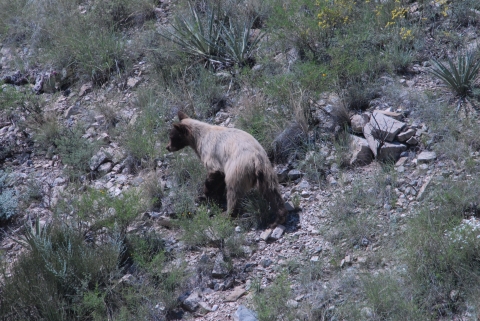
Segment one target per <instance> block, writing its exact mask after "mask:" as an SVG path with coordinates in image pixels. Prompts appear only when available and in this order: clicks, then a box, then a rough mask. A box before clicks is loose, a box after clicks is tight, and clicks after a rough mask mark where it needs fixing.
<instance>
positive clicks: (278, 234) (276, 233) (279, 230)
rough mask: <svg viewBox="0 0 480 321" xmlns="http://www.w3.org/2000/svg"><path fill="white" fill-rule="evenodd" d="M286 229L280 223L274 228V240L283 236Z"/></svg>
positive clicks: (272, 235)
mask: <svg viewBox="0 0 480 321" xmlns="http://www.w3.org/2000/svg"><path fill="white" fill-rule="evenodd" d="M284 231H285V226H283V225H279V226H277V227H276V228H275V229H274V230H273V232H272V234H271V235H270V237H271V238H272V239H274V240H278V239H279V238H281V237H282V234H283V232H284Z"/></svg>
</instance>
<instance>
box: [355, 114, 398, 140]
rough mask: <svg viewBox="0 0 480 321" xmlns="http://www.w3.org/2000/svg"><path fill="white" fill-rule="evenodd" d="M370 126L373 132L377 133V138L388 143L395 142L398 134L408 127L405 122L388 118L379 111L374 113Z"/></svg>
mask: <svg viewBox="0 0 480 321" xmlns="http://www.w3.org/2000/svg"><path fill="white" fill-rule="evenodd" d="M369 124H370V125H371V128H372V130H371V132H374V133H375V135H374V136H375V138H377V139H379V140H384V141H387V142H393V140H394V139H395V137H396V136H397V134H398V133H399V132H400V131H401V130H402V129H403V128H404V127H405V126H406V124H405V123H404V122H401V121H398V120H396V119H393V118H391V117H388V116H386V115H385V114H383V113H381V112H379V111H378V110H375V111H374V112H373V114H372V117H370V122H369ZM365 127H366V126H365ZM365 127H364V133H365Z"/></svg>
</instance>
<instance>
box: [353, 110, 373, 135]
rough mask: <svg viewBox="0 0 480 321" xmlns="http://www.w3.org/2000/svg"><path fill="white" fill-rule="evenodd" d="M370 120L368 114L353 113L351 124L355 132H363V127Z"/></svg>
mask: <svg viewBox="0 0 480 321" xmlns="http://www.w3.org/2000/svg"><path fill="white" fill-rule="evenodd" d="M369 121H370V118H369V117H368V115H367V114H361V115H353V116H352V117H351V118H350V124H351V127H352V131H353V132H354V133H363V127H365V125H366V124H367V123H368V122H369Z"/></svg>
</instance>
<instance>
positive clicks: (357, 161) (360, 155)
mask: <svg viewBox="0 0 480 321" xmlns="http://www.w3.org/2000/svg"><path fill="white" fill-rule="evenodd" d="M350 138H351V140H350V150H351V153H352V156H351V157H350V165H353V166H356V165H367V164H369V163H370V162H371V161H372V159H373V153H372V151H371V150H370V146H369V144H368V141H367V140H366V139H364V138H361V137H358V136H355V135H350Z"/></svg>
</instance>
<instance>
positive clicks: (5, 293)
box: [0, 221, 123, 320]
mask: <svg viewBox="0 0 480 321" xmlns="http://www.w3.org/2000/svg"><path fill="white" fill-rule="evenodd" d="M18 242H19V243H21V244H22V245H24V246H25V247H26V250H27V251H26V252H23V254H22V255H20V257H19V259H18V260H17V261H16V262H15V263H14V264H13V267H12V273H11V275H4V283H3V287H2V299H1V304H0V314H1V316H2V319H4V320H32V319H48V320H65V319H71V318H73V317H74V316H75V317H76V318H78V317H80V318H88V317H89V316H91V315H92V314H93V312H94V311H93V310H97V311H98V310H100V311H101V312H102V314H103V315H106V314H107V310H108V308H107V307H108V306H110V307H112V306H111V305H110V303H111V302H109V295H107V294H106V293H108V291H106V288H107V287H111V283H110V281H111V279H112V278H115V277H118V275H119V266H118V263H119V257H120V256H121V253H122V251H123V247H122V240H121V239H118V238H115V237H111V238H107V240H106V241H105V242H104V243H102V244H101V245H98V246H95V247H92V246H90V245H89V244H87V243H86V242H85V239H84V235H83V234H82V233H79V231H77V230H75V229H72V228H70V227H68V226H66V225H63V224H59V225H46V226H43V227H41V226H40V225H39V222H38V221H37V222H36V223H35V224H34V225H33V226H30V227H29V226H27V228H26V234H25V236H24V237H23V238H20V239H19V240H18ZM39 289H41V291H40V292H39ZM98 289H102V292H103V291H105V294H103V297H102V296H91V295H89V293H91V292H93V293H94V292H95V291H97V290H98ZM110 294H111V293H110ZM86 297H90V298H91V299H95V300H100V301H101V303H102V304H95V305H94V306H95V309H92V308H93V305H92V304H90V303H92V301H91V300H87V301H86V300H85V298H86ZM97 308H98V309H97Z"/></svg>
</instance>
